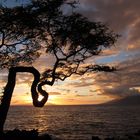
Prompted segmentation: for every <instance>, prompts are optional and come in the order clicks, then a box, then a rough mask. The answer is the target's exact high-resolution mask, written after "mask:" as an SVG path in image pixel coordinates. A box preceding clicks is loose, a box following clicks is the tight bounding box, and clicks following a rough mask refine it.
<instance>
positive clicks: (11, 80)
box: [0, 67, 48, 132]
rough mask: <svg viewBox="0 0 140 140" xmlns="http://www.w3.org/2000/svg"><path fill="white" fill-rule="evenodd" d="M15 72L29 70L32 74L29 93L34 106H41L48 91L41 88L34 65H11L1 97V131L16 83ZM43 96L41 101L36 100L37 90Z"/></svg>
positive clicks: (38, 75) (45, 99) (38, 74)
mask: <svg viewBox="0 0 140 140" xmlns="http://www.w3.org/2000/svg"><path fill="white" fill-rule="evenodd" d="M17 72H29V73H32V74H33V76H34V81H33V83H32V86H31V95H32V99H33V105H34V106H35V107H42V106H44V104H45V103H46V102H47V100H48V93H47V92H46V91H44V90H43V89H42V86H39V85H40V73H39V72H38V70H36V69H35V68H34V67H11V68H10V69H9V75H8V82H7V85H6V87H5V88H4V93H3V98H2V100H1V105H0V132H3V129H4V123H5V120H6V117H7V113H8V110H9V107H10V102H11V98H12V93H13V90H14V87H15V83H16V73H17ZM37 90H38V91H39V92H40V94H41V95H42V96H43V99H42V100H41V101H38V96H39V95H38V92H37Z"/></svg>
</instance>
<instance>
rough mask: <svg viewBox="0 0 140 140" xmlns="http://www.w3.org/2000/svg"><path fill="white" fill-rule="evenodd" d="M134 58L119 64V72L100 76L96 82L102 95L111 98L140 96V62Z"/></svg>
mask: <svg viewBox="0 0 140 140" xmlns="http://www.w3.org/2000/svg"><path fill="white" fill-rule="evenodd" d="M139 59H140V57H139V58H135V59H134V58H132V59H130V60H126V61H124V62H121V63H120V64H119V68H118V71H116V72H115V73H109V74H104V73H102V74H98V76H96V78H95V82H96V84H97V85H99V87H100V92H101V93H102V94H106V95H110V96H117V97H122V96H128V95H135V94H140V91H139V90H138V89H140V76H139V75H140V71H139V69H140V61H139Z"/></svg>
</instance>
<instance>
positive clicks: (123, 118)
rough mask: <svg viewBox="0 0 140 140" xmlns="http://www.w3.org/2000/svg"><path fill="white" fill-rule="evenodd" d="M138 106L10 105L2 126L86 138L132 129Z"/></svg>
mask: <svg viewBox="0 0 140 140" xmlns="http://www.w3.org/2000/svg"><path fill="white" fill-rule="evenodd" d="M139 114H140V107H109V106H107V107H103V106H102V107H101V106H46V107H44V108H34V107H31V106H29V107H27V106H13V107H11V108H10V111H9V113H8V118H7V121H6V124H5V129H6V130H9V129H14V128H18V129H26V130H31V129H38V131H39V132H42V133H45V132H47V133H49V134H53V135H55V136H58V137H61V138H63V139H66V140H76V139H77V140H79V139H83V140H85V139H86V140H88V139H91V136H92V135H99V136H102V137H105V136H109V135H112V136H113V135H122V134H126V133H130V132H136V131H137V130H138V129H139V128H140V118H139Z"/></svg>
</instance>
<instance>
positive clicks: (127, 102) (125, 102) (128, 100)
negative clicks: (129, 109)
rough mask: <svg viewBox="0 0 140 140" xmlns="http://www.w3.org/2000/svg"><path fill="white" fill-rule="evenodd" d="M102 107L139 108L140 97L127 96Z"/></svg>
mask: <svg viewBox="0 0 140 140" xmlns="http://www.w3.org/2000/svg"><path fill="white" fill-rule="evenodd" d="M102 105H114V106H132V105H134V106H135V105H139V106H140V95H133V96H127V97H123V98H120V99H116V100H112V101H109V102H107V103H104V104H102Z"/></svg>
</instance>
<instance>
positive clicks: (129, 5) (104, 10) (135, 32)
mask: <svg viewBox="0 0 140 140" xmlns="http://www.w3.org/2000/svg"><path fill="white" fill-rule="evenodd" d="M80 3H81V5H80V6H79V9H78V11H79V12H81V13H82V14H83V15H85V16H86V17H88V18H89V19H90V20H92V21H102V22H105V23H107V24H108V25H109V26H110V27H111V28H112V29H113V30H114V31H115V32H117V33H119V34H121V35H122V37H121V38H120V44H123V43H124V42H125V43H130V44H133V43H136V42H139V41H138V40H139V39H140V36H139V34H140V18H139V13H140V8H139V5H140V1H139V0H133V1H132V0H116V1H112V0H80ZM137 45H138V44H137ZM135 47H136V45H135ZM135 47H134V48H135Z"/></svg>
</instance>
